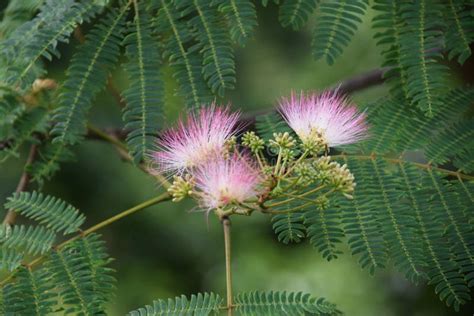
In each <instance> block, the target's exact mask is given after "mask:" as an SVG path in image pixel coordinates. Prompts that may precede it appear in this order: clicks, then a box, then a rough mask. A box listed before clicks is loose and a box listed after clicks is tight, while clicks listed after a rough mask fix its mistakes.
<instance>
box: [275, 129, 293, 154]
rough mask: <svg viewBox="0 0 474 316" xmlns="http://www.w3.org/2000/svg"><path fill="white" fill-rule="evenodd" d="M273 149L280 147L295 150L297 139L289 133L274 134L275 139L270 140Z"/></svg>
mask: <svg viewBox="0 0 474 316" xmlns="http://www.w3.org/2000/svg"><path fill="white" fill-rule="evenodd" d="M269 144H270V146H271V147H278V148H280V149H281V150H283V149H289V150H291V149H294V147H295V145H296V141H295V139H294V138H293V137H292V136H291V135H290V133H288V132H284V133H273V139H270V140H269Z"/></svg>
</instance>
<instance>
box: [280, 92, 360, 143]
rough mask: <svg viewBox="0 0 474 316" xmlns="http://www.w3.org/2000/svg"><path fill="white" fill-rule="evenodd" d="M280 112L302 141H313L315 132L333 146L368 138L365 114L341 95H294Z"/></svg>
mask: <svg viewBox="0 0 474 316" xmlns="http://www.w3.org/2000/svg"><path fill="white" fill-rule="evenodd" d="M279 111H280V113H281V115H282V116H283V118H284V119H285V121H286V122H287V123H288V125H289V126H290V127H291V128H292V129H293V130H294V131H295V133H296V134H297V135H298V137H299V138H300V139H301V141H302V142H305V141H310V138H311V137H313V136H314V135H315V133H320V134H322V136H323V138H324V139H325V140H326V143H327V145H328V146H330V147H335V146H340V145H346V144H352V143H355V142H358V141H360V140H362V139H364V138H366V137H367V124H366V123H365V120H366V117H365V113H359V112H358V110H357V108H356V107H355V106H353V105H349V102H348V100H347V99H346V98H345V97H343V96H340V95H339V94H337V92H333V91H327V92H323V93H321V94H319V95H317V94H315V93H312V94H308V95H305V94H304V93H300V95H296V94H295V93H292V94H291V96H290V98H288V99H286V98H284V99H282V101H281V102H280V109H279Z"/></svg>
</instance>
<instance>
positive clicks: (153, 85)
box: [123, 5, 164, 163]
mask: <svg viewBox="0 0 474 316" xmlns="http://www.w3.org/2000/svg"><path fill="white" fill-rule="evenodd" d="M134 9H135V17H134V23H133V24H132V26H131V27H130V31H129V34H128V35H127V36H126V37H125V39H124V44H125V46H126V55H127V58H128V60H129V61H128V63H127V65H126V66H125V70H126V71H127V74H128V77H129V80H130V86H129V88H128V89H127V90H125V91H124V92H123V96H124V99H125V101H126V104H127V106H126V108H125V110H124V113H123V120H124V121H125V129H126V130H128V131H129V133H128V135H127V144H128V146H129V148H130V151H131V153H132V156H133V159H134V161H135V163H139V162H140V161H142V160H143V159H144V158H145V157H146V156H147V155H148V153H149V152H150V151H151V150H152V148H153V147H154V143H155V140H156V136H157V132H158V129H159V127H160V125H161V121H162V115H163V114H162V108H163V104H164V84H163V82H162V80H161V73H160V66H161V65H160V56H159V48H158V45H157V43H156V39H155V38H154V37H153V36H152V25H151V18H150V16H149V15H148V13H147V12H146V11H145V8H144V5H138V6H135V7H134Z"/></svg>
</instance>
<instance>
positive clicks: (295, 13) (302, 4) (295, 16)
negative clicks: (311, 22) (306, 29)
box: [279, 0, 318, 30]
mask: <svg viewBox="0 0 474 316" xmlns="http://www.w3.org/2000/svg"><path fill="white" fill-rule="evenodd" d="M317 4H318V0H285V1H284V2H283V3H282V4H281V5H280V14H279V20H280V23H281V25H282V26H284V27H288V26H291V27H292V28H293V29H294V30H299V29H301V28H302V27H303V26H304V25H305V24H306V22H308V19H309V17H310V16H311V15H312V14H313V12H314V10H315V9H316V5H317Z"/></svg>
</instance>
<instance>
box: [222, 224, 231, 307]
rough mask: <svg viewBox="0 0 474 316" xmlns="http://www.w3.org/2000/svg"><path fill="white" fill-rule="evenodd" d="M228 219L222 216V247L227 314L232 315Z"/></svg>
mask: <svg viewBox="0 0 474 316" xmlns="http://www.w3.org/2000/svg"><path fill="white" fill-rule="evenodd" d="M230 225H231V224H230V219H229V218H228V217H224V218H223V219H222V226H223V228H224V248H225V280H226V290H227V291H226V292H227V315H228V316H232V312H233V311H232V270H231V240H230Z"/></svg>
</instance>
